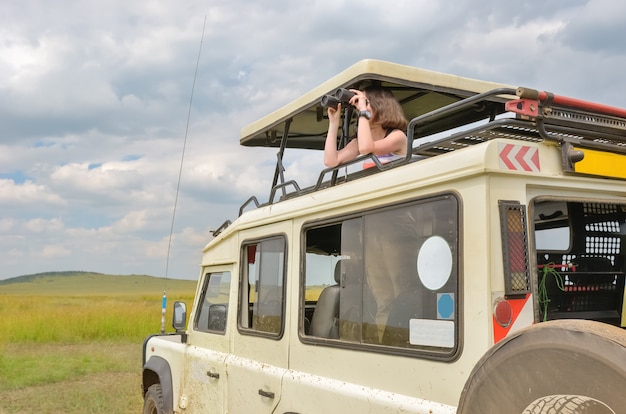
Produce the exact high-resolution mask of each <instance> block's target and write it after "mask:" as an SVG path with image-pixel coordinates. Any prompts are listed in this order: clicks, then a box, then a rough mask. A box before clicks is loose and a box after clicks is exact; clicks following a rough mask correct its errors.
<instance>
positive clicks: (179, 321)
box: [172, 301, 187, 332]
mask: <svg viewBox="0 0 626 414" xmlns="http://www.w3.org/2000/svg"><path fill="white" fill-rule="evenodd" d="M186 325H187V305H186V304H185V302H178V301H176V302H174V314H173V315H172V327H173V328H174V329H176V332H179V331H184V330H185V326H186Z"/></svg>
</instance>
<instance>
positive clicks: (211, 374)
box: [206, 371, 220, 379]
mask: <svg viewBox="0 0 626 414" xmlns="http://www.w3.org/2000/svg"><path fill="white" fill-rule="evenodd" d="M206 375H207V377H211V378H215V379H219V378H220V374H219V373H217V372H212V371H207V372H206Z"/></svg>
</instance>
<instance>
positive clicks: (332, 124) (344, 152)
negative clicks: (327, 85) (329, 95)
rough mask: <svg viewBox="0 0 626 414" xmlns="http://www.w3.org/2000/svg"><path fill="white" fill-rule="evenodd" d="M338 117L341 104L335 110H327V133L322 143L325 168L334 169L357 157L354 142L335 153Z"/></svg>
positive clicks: (357, 151)
mask: <svg viewBox="0 0 626 414" xmlns="http://www.w3.org/2000/svg"><path fill="white" fill-rule="evenodd" d="M340 117H341V104H339V105H338V107H337V109H333V108H330V107H329V108H328V133H327V134H326V142H325V143H324V165H325V166H327V167H336V166H337V165H339V164H341V163H343V162H346V161H349V160H351V159H354V158H356V157H357V156H358V155H359V149H358V147H357V144H356V142H355V141H356V140H352V141H350V142H349V143H348V145H346V146H345V147H343V148H342V149H340V150H339V151H337V130H338V129H339V118H340Z"/></svg>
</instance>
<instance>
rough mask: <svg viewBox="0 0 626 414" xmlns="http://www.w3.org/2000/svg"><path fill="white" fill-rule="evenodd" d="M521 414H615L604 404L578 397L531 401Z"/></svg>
mask: <svg viewBox="0 0 626 414" xmlns="http://www.w3.org/2000/svg"><path fill="white" fill-rule="evenodd" d="M522 414H616V413H615V411H613V410H612V409H610V408H609V407H607V405H606V404H604V403H602V402H600V401H598V400H596V399H593V398H589V397H583V396H580V395H549V396H546V397H542V398H539V399H537V400H535V401H533V402H532V403H531V404H530V405H529V406H528V407H526V409H525V410H524V412H523V413H522Z"/></svg>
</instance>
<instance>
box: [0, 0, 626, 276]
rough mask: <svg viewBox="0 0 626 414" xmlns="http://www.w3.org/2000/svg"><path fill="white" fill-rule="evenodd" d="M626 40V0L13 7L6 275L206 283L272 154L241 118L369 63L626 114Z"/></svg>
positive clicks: (2, 88)
mask: <svg viewBox="0 0 626 414" xmlns="http://www.w3.org/2000/svg"><path fill="white" fill-rule="evenodd" d="M205 18H206V26H205V33H204V37H202V30H203V23H204V21H205ZM625 38H626V2H620V1H616V0H588V1H584V0H548V1H516V2H511V1H502V0H484V1H476V0H454V1H447V0H446V1H443V0H442V1H436V0H393V1H370V0H361V1H358V2H354V1H344V0H311V1H296V0H263V1H252V0H248V1H245V0H205V1H198V0H183V1H173V0H159V1H147V0H133V1H128V0H124V1H122V0H108V1H102V0H94V1H89V0H82V1H72V0H63V1H62V0H59V1H48V0H19V1H18V0H3V1H2V2H0V209H1V211H2V214H1V215H0V263H2V266H1V267H0V279H5V278H9V277H15V276H20V275H24V274H31V273H39V272H46V271H63V270H88V271H95V272H102V273H111V274H133V273H134V274H150V275H154V276H165V273H166V267H167V268H168V272H167V273H168V277H172V278H189V279H193V278H195V277H196V275H197V274H198V271H199V267H198V264H199V262H200V257H201V249H202V247H203V246H204V245H205V244H206V242H208V241H209V240H210V237H211V236H210V230H212V229H215V228H217V227H219V225H220V224H221V223H223V222H224V220H226V219H230V220H233V219H235V218H236V215H237V211H238V209H239V206H240V205H241V203H242V202H243V201H245V200H246V199H248V197H250V196H251V195H253V194H254V195H257V197H259V198H260V199H261V200H262V201H264V200H265V199H266V196H265V195H266V194H268V193H269V185H270V182H271V179H272V177H273V167H274V162H275V155H276V150H275V149H267V150H259V149H250V148H243V147H239V133H240V130H241V128H242V127H244V126H245V125H247V124H248V123H250V122H253V121H255V120H256V119H258V118H259V117H261V116H264V115H266V114H268V113H269V112H272V111H274V110H275V109H277V108H279V107H280V106H282V105H284V104H286V103H288V102H290V101H291V100H293V99H295V98H297V97H298V96H300V95H301V94H303V93H305V92H307V91H308V90H310V89H312V88H314V87H316V86H317V85H319V84H320V83H322V82H323V81H325V80H326V79H328V78H330V77H332V76H334V75H335V74H337V73H339V72H340V71H342V70H344V69H345V68H347V67H349V66H350V65H352V64H354V63H355V62H357V61H358V60H361V59H365V58H373V59H382V60H387V61H391V62H396V63H402V64H407V65H412V66H417V67H421V68H425V69H430V70H436V71H441V72H448V73H453V74H456V75H461V76H467V77H473V78H477V79H481V80H489V81H496V82H503V83H507V84H511V85H522V86H529V87H535V88H538V89H544V90H549V91H552V92H555V93H559V94H563V95H569V96H574V97H577V98H582V99H588V100H592V101H598V102H601V103H605V104H611V105H615V106H622V107H626V98H625V96H626V82H625V81H624V68H626V46H625V45H624V40H623V39H625ZM201 40H202V50H201V53H200V58H199V61H198V52H199V49H200V42H201ZM197 61H198V73H197V78H196V82H195V88H194V89H193V105H192V107H191V111H190V112H189V102H190V95H191V91H192V85H193V82H194V72H195V68H196V62H197ZM188 115H189V119H190V122H189V125H188V129H187V118H188ZM186 131H187V141H186V142H187V144H186V150H185V157H184V162H183V164H182V165H183V166H182V175H181V186H180V189H181V190H180V194H179V198H178V204H177V210H176V219H175V221H174V232H173V239H172V245H171V253H170V259H169V266H167V265H166V263H167V250H168V240H169V234H170V227H171V225H172V213H173V207H174V200H175V197H176V187H177V182H178V176H179V169H180V167H181V157H182V152H183V144H184V142H185V140H184V139H185V135H186ZM286 155H287V156H288V155H289V154H288V153H287V154H286ZM286 167H287V171H286V177H287V179H297V180H300V179H303V180H305V181H306V179H307V177H311V175H312V174H313V175H314V177H313V178H317V172H318V171H319V169H321V167H322V157H321V154H317V153H312V154H298V155H297V156H294V157H293V158H291V159H289V157H288V159H286Z"/></svg>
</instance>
